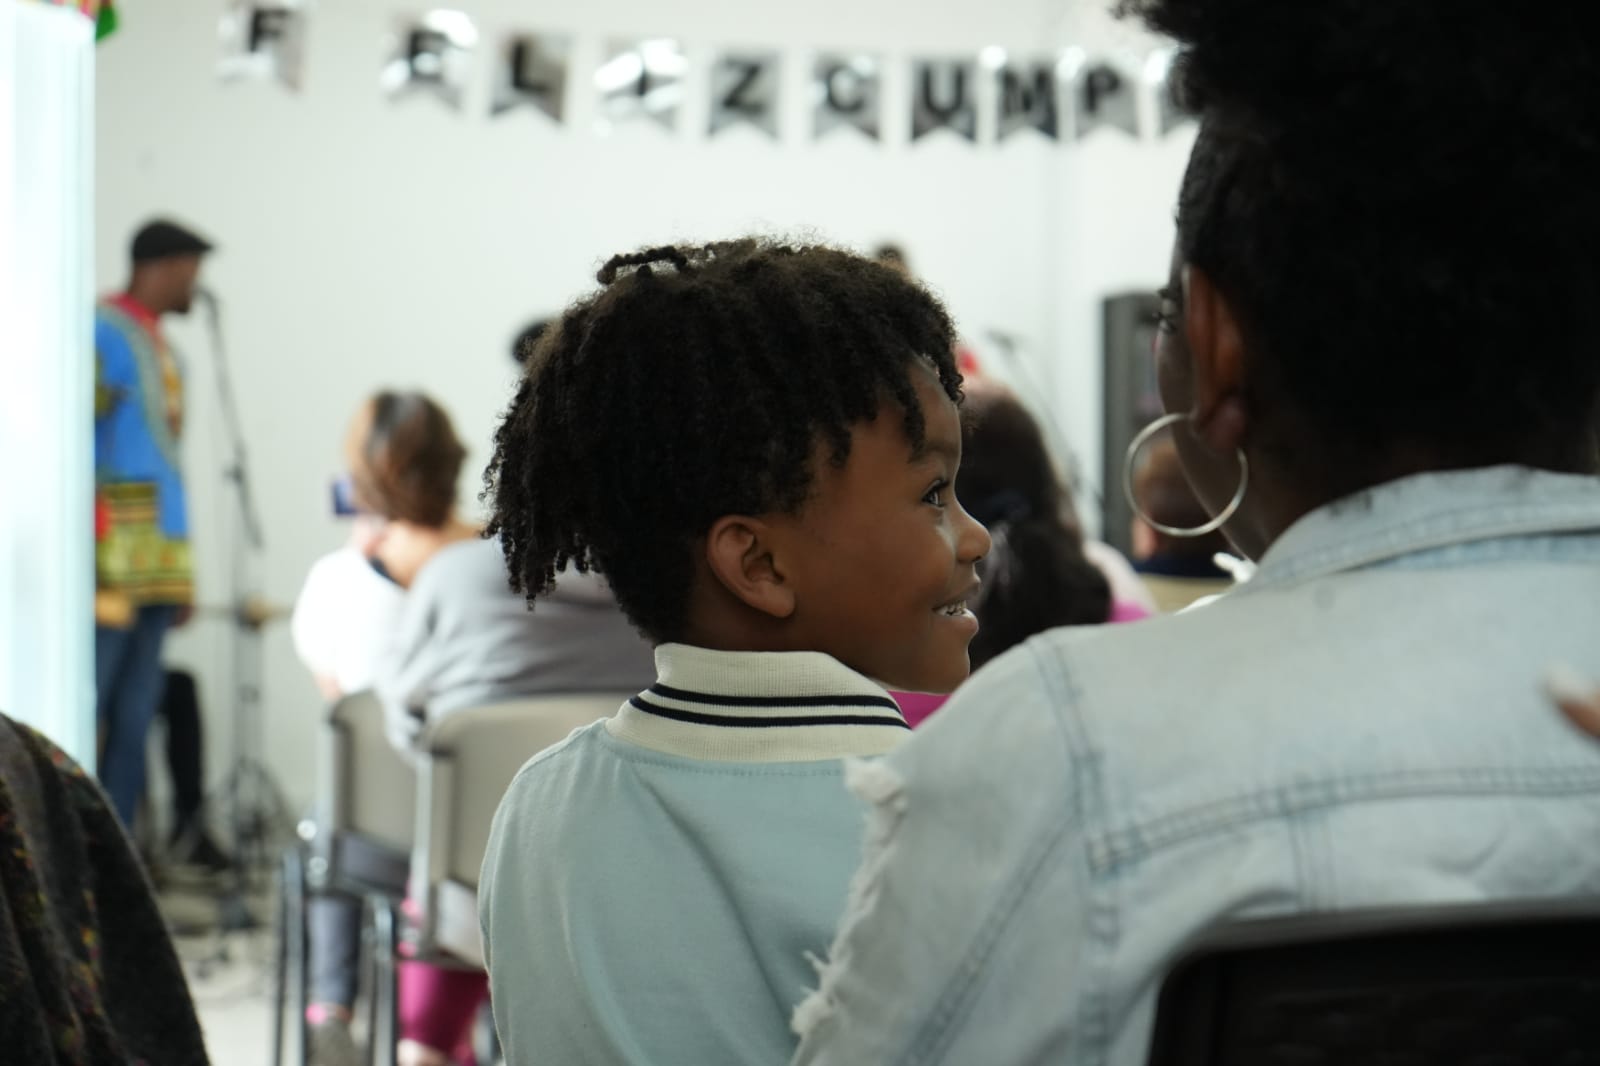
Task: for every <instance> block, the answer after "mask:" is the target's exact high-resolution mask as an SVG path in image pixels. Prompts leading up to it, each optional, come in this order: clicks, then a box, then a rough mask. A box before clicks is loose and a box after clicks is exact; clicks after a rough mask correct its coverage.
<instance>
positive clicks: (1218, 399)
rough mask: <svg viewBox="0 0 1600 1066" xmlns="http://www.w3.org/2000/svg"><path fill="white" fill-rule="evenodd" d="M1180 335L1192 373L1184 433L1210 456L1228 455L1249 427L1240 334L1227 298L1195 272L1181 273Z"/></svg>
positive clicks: (1207, 278) (1240, 443) (1201, 273)
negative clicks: (1197, 440)
mask: <svg viewBox="0 0 1600 1066" xmlns="http://www.w3.org/2000/svg"><path fill="white" fill-rule="evenodd" d="M1183 330H1184V340H1185V341H1186V342H1187V343H1188V348H1189V357H1190V359H1191V360H1192V365H1193V367H1194V409H1193V410H1192V411H1191V412H1190V415H1191V419H1190V428H1191V429H1192V430H1193V431H1194V433H1195V435H1196V436H1197V437H1199V438H1200V439H1201V440H1202V441H1204V442H1205V444H1206V446H1207V447H1209V448H1210V449H1211V450H1212V451H1214V452H1216V453H1217V454H1219V455H1232V454H1233V453H1234V450H1235V449H1236V448H1241V447H1243V445H1244V440H1245V437H1246V435H1247V434H1248V433H1249V423H1250V415H1249V409H1248V408H1247V407H1246V405H1245V359H1244V333H1243V331H1242V330H1241V329H1240V328H1239V318H1238V315H1237V314H1235V312H1234V309H1233V304H1232V303H1231V302H1230V301H1229V299H1228V297H1227V295H1226V294H1224V293H1223V292H1222V290H1221V289H1219V288H1217V286H1216V283H1215V282H1213V281H1212V280H1211V276H1210V275H1209V274H1207V273H1206V272H1205V271H1204V270H1201V269H1200V268H1199V267H1196V266H1185V267H1184V268H1183Z"/></svg>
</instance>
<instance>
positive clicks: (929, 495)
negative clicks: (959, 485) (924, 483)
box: [922, 481, 950, 507]
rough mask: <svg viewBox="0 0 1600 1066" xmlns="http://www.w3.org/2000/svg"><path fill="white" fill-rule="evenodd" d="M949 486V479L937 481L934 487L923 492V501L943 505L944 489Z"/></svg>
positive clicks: (937, 505) (936, 505)
mask: <svg viewBox="0 0 1600 1066" xmlns="http://www.w3.org/2000/svg"><path fill="white" fill-rule="evenodd" d="M949 487H950V482H948V481H939V482H937V483H935V484H934V485H933V487H932V488H930V489H928V491H927V492H925V493H923V494H922V502H923V503H927V504H932V505H933V506H935V507H943V506H944V490H945V489H948V488H949Z"/></svg>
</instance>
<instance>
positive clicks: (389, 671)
mask: <svg viewBox="0 0 1600 1066" xmlns="http://www.w3.org/2000/svg"><path fill="white" fill-rule="evenodd" d="M345 451H346V458H347V461H348V464H349V468H350V478H351V483H352V486H353V489H354V495H355V503H356V505H357V507H358V508H359V509H360V510H361V511H362V512H364V513H366V514H369V515H372V516H374V518H376V519H377V520H379V521H378V524H377V525H375V527H374V532H373V534H372V535H371V536H370V537H368V538H367V539H366V541H365V543H364V544H363V545H362V549H361V550H362V551H364V552H365V553H366V555H367V557H368V558H369V559H370V560H371V561H372V563H374V564H376V568H377V570H378V571H379V572H381V573H382V574H383V575H385V576H386V578H387V579H388V580H389V581H391V582H392V583H393V584H394V585H395V586H396V587H397V588H399V589H401V590H403V593H402V597H401V602H400V610H399V614H398V617H397V618H396V619H395V620H394V623H393V625H392V626H390V627H389V628H388V629H387V634H388V635H387V640H386V641H385V643H384V645H383V647H382V648H381V650H379V652H378V653H377V658H376V661H375V663H374V664H373V677H374V685H373V687H374V689H375V690H376V691H377V693H378V694H379V696H380V697H381V698H382V700H383V703H384V711H385V716H386V720H387V726H388V732H389V737H390V739H391V740H392V741H393V742H394V743H395V745H396V746H397V747H398V748H400V749H401V750H402V751H409V750H410V749H411V747H412V745H413V744H414V743H415V742H417V741H418V740H419V739H420V738H421V737H422V735H423V733H424V731H425V728H426V726H427V724H428V723H429V722H430V721H433V720H436V719H438V718H440V717H443V716H446V715H448V714H450V713H452V712H454V711H459V710H464V709H467V708H471V707H481V706H484V705H487V704H493V703H501V702H506V701H510V700H516V699H521V698H526V697H530V696H537V695H540V694H557V693H572V692H594V691H603V692H612V691H616V692H623V691H638V690H641V689H643V688H646V687H648V686H649V684H650V683H651V682H653V681H654V679H655V663H654V657H653V655H652V653H651V650H650V647H649V645H647V644H646V643H645V642H644V641H643V640H642V639H641V638H640V637H639V635H638V634H637V633H636V632H635V631H634V629H633V628H632V626H631V625H630V624H629V623H628V621H627V619H626V618H624V616H623V615H622V612H621V610H620V609H619V608H618V607H617V604H616V601H615V599H614V598H613V597H612V595H611V593H610V590H609V589H608V588H607V587H606V586H605V585H604V583H603V582H601V580H600V579H599V578H598V577H596V576H595V575H591V574H580V573H576V572H573V573H568V574H564V575H562V576H561V578H560V580H559V581H558V583H557V585H556V587H555V589H554V590H552V592H551V593H550V594H549V596H548V597H547V598H546V599H544V600H541V601H540V603H539V604H538V606H537V608H536V609H535V610H532V611H530V610H529V608H528V603H527V601H526V600H525V599H524V598H523V597H522V596H521V595H519V594H517V593H515V592H513V591H512V590H511V586H510V584H509V581H508V578H507V574H506V568H505V558H504V555H503V554H502V552H501V549H500V545H499V543H498V541H494V540H485V539H484V538H483V537H482V536H481V531H480V529H479V527H478V526H477V525H476V524H474V523H471V522H469V521H467V520H465V519H464V518H462V517H461V516H460V514H459V513H458V512H457V509H456V490H457V479H458V477H459V475H460V471H461V464H462V462H463V461H464V459H465V457H466V449H465V447H463V446H462V444H461V441H460V439H459V438H458V437H457V436H456V433H455V429H454V427H453V426H452V425H451V422H450V418H449V416H448V415H447V414H446V413H445V412H444V410H443V409H442V408H440V407H439V405H438V404H436V403H435V402H434V401H433V400H431V399H429V398H428V397H427V396H425V395H423V394H422V393H417V392H390V391H385V392H380V393H377V394H376V395H375V396H373V397H372V398H371V399H370V400H369V401H367V402H366V403H365V404H363V405H362V407H361V409H360V411H359V412H358V413H357V415H356V417H355V420H354V422H353V423H352V425H351V429H350V433H349V436H348V437H347V440H346V447H345ZM529 754H530V755H531V754H532V753H531V752H530V753H529ZM396 887H397V888H400V887H403V886H396ZM359 923H360V904H359V902H358V901H356V900H353V899H344V898H340V897H328V898H325V899H321V900H318V901H316V906H315V907H314V908H313V929H312V958H313V974H314V982H315V987H314V988H313V1000H314V1006H313V1008H312V1015H311V1020H312V1022H313V1025H314V1026H315V1030H316V1031H315V1032H314V1040H315V1042H316V1043H317V1044H318V1048H317V1051H318V1057H320V1061H321V1062H330V1063H338V1062H343V1061H350V1060H348V1059H347V1058H344V1057H343V1056H345V1055H346V1054H347V1052H353V1044H352V1043H351V1042H350V1040H349V1034H348V1028H347V1027H348V1022H349V1019H350V1008H351V1005H352V1004H353V1002H354V999H355V989H356V965H357V947H358V939H359V928H360V925H359ZM400 969H401V978H400V983H401V1018H400V1029H401V1036H402V1038H403V1039H402V1041H401V1045H400V1062H401V1064H402V1066H431V1064H440V1066H443V1064H446V1063H449V1062H450V1061H451V1056H452V1055H454V1056H455V1061H458V1062H464V1061H468V1059H469V1057H470V1051H469V1045H470V1030H471V1025H472V1021H473V1018H474V1017H475V1015H476V1013H477V1010H478V1008H479V1007H480V1006H481V1004H482V1003H483V1001H484V998H485V996H486V994H487V991H488V987H487V979H486V977H485V976H484V974H483V973H482V972H480V971H471V970H456V969H445V968H441V967H433V966H430V965H427V964H423V963H414V962H405V963H402V964H401V968H400ZM318 1057H314V1059H313V1061H314V1062H318V1061H319V1058H318Z"/></svg>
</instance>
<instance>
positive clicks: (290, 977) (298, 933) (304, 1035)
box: [272, 847, 310, 1066]
mask: <svg viewBox="0 0 1600 1066" xmlns="http://www.w3.org/2000/svg"><path fill="white" fill-rule="evenodd" d="M308 895H309V892H308V889H307V887H306V867H305V856H304V855H302V854H301V852H300V849H299V848H298V847H291V848H289V849H288V850H286V851H285V852H284V853H283V863H282V877H281V884H280V886H279V899H278V973H277V980H276V982H274V988H273V997H272V1019H273V1025H272V1063H273V1066H283V1063H284V1039H283V1035H284V1034H283V1029H284V1021H285V1018H284V1015H285V1014H287V1013H289V1012H291V1011H292V1012H293V1014H292V1016H291V1017H290V1019H289V1022H290V1025H291V1027H292V1029H293V1031H294V1034H295V1038H294V1042H293V1046H292V1049H291V1057H290V1059H289V1062H291V1063H294V1064H296V1066H305V1063H306V1060H307V1058H308V1056H309V1054H310V1033H309V1032H308V1030H307V1025H306V1007H307V1003H306V1000H307V997H308V995H309V993H310V972H309V954H308V945H307V940H306V938H307V929H306V900H307V897H308Z"/></svg>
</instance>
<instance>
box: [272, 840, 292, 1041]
mask: <svg viewBox="0 0 1600 1066" xmlns="http://www.w3.org/2000/svg"><path fill="white" fill-rule="evenodd" d="M294 850H295V849H294V848H292V847H291V848H289V849H288V850H286V851H285V852H284V853H283V862H282V864H281V865H280V867H279V872H278V943H277V953H276V954H277V961H276V968H275V969H274V971H273V980H272V1058H271V1059H270V1060H269V1061H270V1062H271V1063H272V1066H283V1014H284V1008H285V1005H286V1004H287V1002H288V994H289V938H290V936H291V935H292V933H291V929H292V927H291V925H290V923H289V912H290V909H291V908H290V905H289V893H290V892H293V891H294V860H293V859H291V858H290V857H289V856H290V853H291V852H293V851H294Z"/></svg>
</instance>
